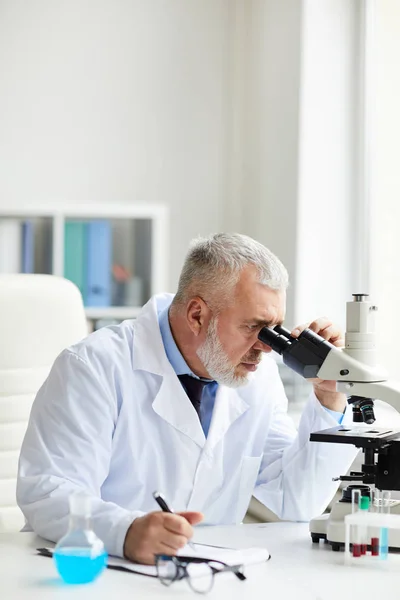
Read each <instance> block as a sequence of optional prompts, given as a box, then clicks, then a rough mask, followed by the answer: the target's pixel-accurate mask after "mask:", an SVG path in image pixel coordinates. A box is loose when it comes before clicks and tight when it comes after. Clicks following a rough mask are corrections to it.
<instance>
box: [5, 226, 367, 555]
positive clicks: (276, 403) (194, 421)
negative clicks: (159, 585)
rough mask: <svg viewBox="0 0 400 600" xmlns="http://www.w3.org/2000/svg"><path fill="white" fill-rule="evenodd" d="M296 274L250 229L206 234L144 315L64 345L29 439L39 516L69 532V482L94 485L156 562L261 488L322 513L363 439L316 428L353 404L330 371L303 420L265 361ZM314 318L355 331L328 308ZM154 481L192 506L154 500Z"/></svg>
mask: <svg viewBox="0 0 400 600" xmlns="http://www.w3.org/2000/svg"><path fill="white" fill-rule="evenodd" d="M287 283H288V278H287V272H286V270H285V268H284V267H283V265H282V264H281V262H280V261H279V260H278V259H277V258H276V256H274V255H273V254H272V253H271V252H270V251H269V250H267V249H266V248H265V247H264V246H262V245H261V244H259V243H258V242H256V241H254V240H252V239H251V238H248V237H246V236H242V235H239V234H232V235H228V234H217V235H215V236H212V237H209V238H206V239H199V240H196V241H195V242H194V243H193V244H192V247H191V249H190V250H189V253H188V256H187V258H186V261H185V264H184V267H183V270H182V274H181V277H180V281H179V287H178V292H177V294H176V296H175V297H173V296H172V295H169V294H164V295H160V296H157V297H154V298H152V299H151V300H150V301H149V302H148V303H147V304H146V306H145V307H144V308H143V310H142V312H141V314H140V315H139V317H138V318H137V320H136V321H125V322H124V323H122V324H121V325H118V326H113V327H106V328H103V329H101V330H99V331H97V332H96V333H93V334H92V335H90V336H89V337H88V338H86V339H85V340H83V341H82V342H80V343H79V344H76V345H75V346H72V347H71V348H69V349H67V350H65V351H64V352H62V353H61V355H60V356H59V357H58V358H57V360H56V362H55V364H54V366H53V368H52V371H51V373H50V375H49V377H48V379H47V381H46V382H45V383H44V385H43V386H42V388H41V389H40V391H39V393H38V395H37V397H36V399H35V402H34V405H33V408H32V414H31V418H30V422H29V425H28V430H27V433H26V436H25V440H24V443H23V446H22V450H21V457H20V467H19V479H18V486H17V498H18V503H19V506H20V507H21V509H22V511H23V513H24V515H25V517H26V519H27V527H28V528H31V529H33V530H34V531H36V532H37V533H38V534H40V535H42V536H43V537H46V538H48V539H51V540H54V541H56V540H58V539H59V538H60V537H61V536H62V535H63V534H64V533H65V531H66V528H67V523H68V497H69V495H70V494H71V493H72V492H74V491H77V490H86V491H87V492H88V493H89V494H90V495H91V496H92V498H93V500H92V505H93V526H94V529H95V532H96V533H97V535H98V536H99V537H100V538H101V539H102V540H103V541H104V543H105V546H106V549H107V551H108V552H109V553H111V554H115V555H120V556H122V555H125V556H126V557H128V558H130V559H132V560H136V561H139V562H144V563H152V562H153V561H154V554H155V553H158V552H163V553H168V554H174V553H176V551H177V550H178V549H179V548H181V547H183V545H184V544H185V543H186V542H187V540H188V539H189V538H190V537H191V536H192V534H193V529H192V525H195V524H197V523H199V522H200V521H201V520H202V519H203V515H204V520H205V522H206V523H213V524H217V523H240V522H241V520H242V519H243V517H244V515H245V512H246V510H247V506H248V503H249V500H250V497H251V495H252V494H253V493H254V495H255V496H256V497H257V498H258V499H259V500H260V501H261V502H263V503H264V504H265V505H267V506H268V507H269V508H271V509H272V510H273V511H274V512H275V513H277V514H278V516H280V517H281V518H283V519H289V520H308V519H309V518H311V517H312V516H314V515H317V514H319V513H320V512H321V511H323V510H324V508H325V507H326V505H327V504H328V502H329V500H330V498H331V497H332V496H333V494H334V492H335V490H336V487H337V484H335V483H333V482H332V477H333V476H335V475H338V474H340V473H344V472H346V470H347V468H348V466H349V465H350V463H351V461H352V460H353V458H354V456H355V450H354V449H353V448H352V447H351V446H348V445H347V444H346V445H345V444H339V445H333V444H317V443H310V442H309V435H310V432H311V431H316V430H320V429H324V428H327V427H332V426H335V425H336V424H337V423H338V422H339V421H341V419H342V417H343V412H344V411H345V407H346V398H345V397H344V396H343V395H342V394H338V393H336V391H335V383H334V382H326V381H320V380H315V381H314V393H313V394H312V397H311V398H310V400H309V402H308V404H307V406H306V408H305V411H304V414H303V416H302V420H301V423H300V426H299V431H298V433H297V432H296V430H295V428H294V425H293V423H292V422H291V420H290V418H289V417H288V415H287V399H286V397H285V394H284V390H283V386H282V383H281V380H280V378H279V375H278V372H277V367H276V363H275V362H274V360H273V359H272V358H271V357H265V358H264V360H261V359H262V357H263V355H265V354H267V353H269V352H270V351H271V349H270V348H269V347H268V346H266V345H264V344H263V343H262V342H260V341H259V339H258V333H259V331H260V329H261V328H262V327H264V326H271V327H272V326H274V325H276V324H278V323H282V321H283V319H284V314H285V290H286V287H287ZM304 327H305V326H304V325H303V326H300V327H299V328H298V331H297V334H298V333H299V331H301V330H302V329H304ZM310 327H311V329H313V330H314V331H316V332H317V333H319V334H320V335H322V336H323V337H324V338H325V339H327V340H329V341H331V342H332V343H334V344H336V345H341V344H342V343H343V342H342V338H341V334H340V332H339V330H338V329H337V328H336V327H335V326H334V325H333V324H332V323H330V322H329V321H328V320H327V319H317V320H316V321H314V322H313V323H311V325H310ZM294 334H296V333H295V332H294ZM189 376H191V377H189ZM193 378H194V379H193ZM193 383H194V385H193ZM194 388H196V389H197V392H196V389H194ZM199 389H200V392H199ZM194 392H196V393H197V397H196V393H194ZM189 396H190V398H191V399H189ZM348 412H350V411H348ZM346 418H348V415H347V413H346V414H345V419H346ZM350 418H351V417H350ZM155 490H158V491H161V492H163V493H164V494H165V497H166V499H167V500H168V501H170V502H171V505H172V506H173V507H174V508H175V509H178V510H180V511H185V512H182V513H181V514H180V515H178V514H168V513H164V512H161V511H157V510H156V508H157V506H156V504H155V502H154V499H153V497H152V492H153V491H155ZM197 511H201V513H200V512H197Z"/></svg>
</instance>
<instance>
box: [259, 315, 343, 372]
mask: <svg viewBox="0 0 400 600" xmlns="http://www.w3.org/2000/svg"><path fill="white" fill-rule="evenodd" d="M258 339H259V340H260V341H261V342H263V344H266V345H267V346H270V348H272V350H274V351H275V352H277V353H278V354H280V355H281V356H282V359H283V362H284V363H285V365H287V366H288V367H289V368H290V369H293V371H296V373H299V375H301V376H302V377H305V378H306V379H308V378H312V377H317V374H318V371H319V369H320V367H321V365H322V363H323V362H324V360H325V358H326V356H327V354H328V353H329V352H330V350H331V348H332V344H330V343H329V342H327V341H326V340H324V338H322V337H321V336H319V335H317V334H316V333H314V332H313V331H311V330H310V329H305V330H304V331H303V332H302V333H301V334H300V335H299V337H297V338H296V337H292V335H291V333H290V331H289V330H288V329H286V328H285V327H283V326H282V325H276V326H275V327H274V328H270V327H263V328H262V329H261V331H260V333H259V334H258Z"/></svg>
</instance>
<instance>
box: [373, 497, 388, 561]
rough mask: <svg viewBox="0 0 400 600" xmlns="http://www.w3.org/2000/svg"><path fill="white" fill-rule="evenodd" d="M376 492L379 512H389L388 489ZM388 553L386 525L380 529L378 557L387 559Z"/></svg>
mask: <svg viewBox="0 0 400 600" xmlns="http://www.w3.org/2000/svg"><path fill="white" fill-rule="evenodd" d="M375 492H378V493H379V494H378V498H379V512H380V513H382V514H389V513H390V491H389V490H375ZM388 554H389V530H388V528H387V527H381V529H380V543H379V557H380V558H381V560H387V558H388Z"/></svg>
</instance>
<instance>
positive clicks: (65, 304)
mask: <svg viewBox="0 0 400 600" xmlns="http://www.w3.org/2000/svg"><path fill="white" fill-rule="evenodd" d="M86 335H87V322H86V317H85V311H84V308H83V302H82V297H81V294H80V292H79V290H78V288H77V287H76V286H75V285H74V284H73V283H71V282H70V281H68V280H67V279H63V278H61V277H55V276H53V275H22V274H18V275H1V274H0V532H1V531H11V530H17V529H20V528H21V526H22V525H23V524H24V519H23V516H22V513H21V512H20V510H19V508H18V507H17V505H16V499H15V488H16V475H17V464H18V457H19V452H20V448H21V444H22V440H23V437H24V434H25V430H26V426H27V422H28V419H29V414H30V410H31V406H32V402H33V399H34V397H35V395H36V393H37V391H38V390H39V388H40V386H41V385H42V383H43V382H44V380H45V379H46V377H47V375H48V373H49V371H50V368H51V366H52V364H53V362H54V360H55V359H56V357H57V355H58V354H59V353H60V352H61V350H63V349H64V348H65V347H67V346H69V345H71V344H73V343H75V342H77V341H79V340H80V339H82V338H83V337H85V336H86Z"/></svg>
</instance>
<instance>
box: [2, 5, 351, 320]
mask: <svg viewBox="0 0 400 600" xmlns="http://www.w3.org/2000/svg"><path fill="white" fill-rule="evenodd" d="M359 1H360V0H323V2H321V1H320V0H302V1H299V0H190V1H189V0H168V1H166V0H151V1H150V0H114V1H111V0H69V1H67V0H35V2H27V1H24V0H0V89H1V94H0V131H1V135H0V207H1V206H2V205H5V206H9V205H10V204H15V205H17V204H18V203H22V202H24V203H25V202H26V200H27V199H29V200H31V201H32V202H40V203H46V202H48V203H56V202H60V203H65V202H71V203H77V202H107V203H109V202H113V201H116V202H127V203H132V202H135V203H136V202H137V203H141V202H150V203H164V204H166V205H168V206H169V207H170V210H171V232H170V239H171V250H170V256H171V267H170V271H171V272H170V289H173V288H175V285H176V282H177V277H178V273H179V270H180V267H181V264H182V260H183V257H184V254H185V252H186V249H187V244H188V241H189V240H190V239H191V238H192V237H193V236H195V235H197V234H198V233H201V234H204V233H209V232H211V231H217V230H231V231H232V230H238V231H241V232H243V233H247V234H249V235H252V236H253V237H255V238H257V239H259V240H260V241H261V242H263V243H265V244H266V245H267V246H269V247H270V248H271V249H272V250H273V251H275V252H276V253H277V254H278V256H279V257H280V258H281V259H282V260H283V262H284V263H285V264H286V265H287V267H288V270H289V273H290V277H291V287H290V290H289V302H288V314H287V322H288V324H293V325H294V324H295V322H299V321H303V320H304V319H306V318H308V317H310V318H311V317H314V316H316V315H317V314H323V313H329V314H330V315H331V316H333V317H337V316H340V315H341V314H342V310H344V306H343V304H344V300H345V299H347V298H344V295H345V294H344V291H345V290H347V284H348V277H349V276H348V274H347V269H348V266H349V262H351V260H352V257H351V249H350V243H349V237H350V234H349V220H348V219H349V217H348V213H349V208H348V207H349V204H351V202H352V190H353V186H354V181H353V175H352V160H353V158H352V148H351V143H352V140H351V136H352V133H351V119H352V114H353V112H352V111H354V102H355V98H354V84H353V79H352V75H353V71H354V65H353V64H352V62H351V61H352V57H353V55H354V48H352V44H353V43H355V37H356V32H355V16H354V15H355V12H354V11H355V7H356V6H357V5H358V3H359ZM325 115H329V117H328V118H325ZM322 146H324V148H325V153H323V152H321V148H322ZM321 190H322V191H321ZM329 231H333V239H331V240H330V239H329V235H328V234H329ZM310 232H311V233H310ZM328 269H329V270H330V273H331V275H328V274H327V273H328ZM344 270H346V274H345V275H343V271H344Z"/></svg>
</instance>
